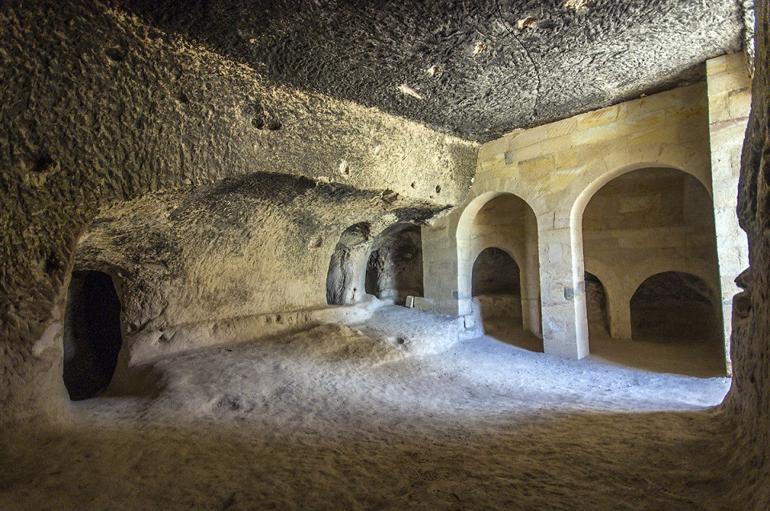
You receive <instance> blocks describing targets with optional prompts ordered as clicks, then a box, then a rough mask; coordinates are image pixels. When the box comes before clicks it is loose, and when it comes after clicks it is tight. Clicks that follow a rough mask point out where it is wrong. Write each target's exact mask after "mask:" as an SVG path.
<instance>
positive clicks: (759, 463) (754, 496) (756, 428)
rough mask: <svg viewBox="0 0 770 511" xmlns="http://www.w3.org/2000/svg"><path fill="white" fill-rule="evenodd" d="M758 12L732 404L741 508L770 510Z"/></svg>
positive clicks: (769, 82)
mask: <svg viewBox="0 0 770 511" xmlns="http://www.w3.org/2000/svg"><path fill="white" fill-rule="evenodd" d="M756 8H757V11H756V20H757V24H756V41H755V43H756V61H755V73H754V81H753V84H752V103H751V116H750V118H749V124H748V128H747V131H746V142H745V144H744V147H743V157H742V160H741V180H740V187H739V193H738V217H739V219H740V224H741V227H742V228H743V229H744V230H745V231H746V233H747V235H748V239H749V251H750V252H749V254H750V255H749V261H750V268H749V269H748V270H747V271H746V272H744V273H743V274H742V275H741V277H739V278H738V284H739V286H740V287H741V288H743V289H744V291H743V292H742V293H740V294H738V295H737V296H736V297H735V299H734V301H733V304H734V305H733V336H732V353H731V354H730V355H731V357H732V361H733V385H732V388H731V390H730V393H729V394H728V397H727V400H726V409H727V411H728V412H729V414H730V415H731V417H732V418H733V420H734V423H735V425H736V427H737V428H736V429H737V433H738V444H737V446H736V448H734V449H732V450H731V452H730V454H731V455H732V461H733V466H734V467H735V468H734V473H735V474H737V475H738V476H739V477H740V478H741V481H739V483H740V484H739V485H738V487H739V488H740V490H739V491H738V493H737V495H736V497H735V499H736V507H737V508H741V507H743V508H745V509H766V508H767V503H768V502H770V426H769V425H770V391H769V390H768V389H770V235H768V228H770V159H769V158H768V154H770V60H769V59H768V54H767V52H768V49H770V27H768V19H769V18H770V12H769V11H770V6H768V3H767V2H757V4H756ZM739 504H744V505H743V506H741V505H739Z"/></svg>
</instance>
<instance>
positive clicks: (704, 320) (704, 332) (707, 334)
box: [630, 271, 722, 345]
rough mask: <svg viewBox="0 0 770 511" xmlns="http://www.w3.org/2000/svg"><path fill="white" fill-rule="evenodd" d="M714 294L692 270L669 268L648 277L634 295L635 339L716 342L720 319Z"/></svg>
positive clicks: (719, 333)
mask: <svg viewBox="0 0 770 511" xmlns="http://www.w3.org/2000/svg"><path fill="white" fill-rule="evenodd" d="M715 301H716V300H715V295H714V292H713V291H712V290H711V288H710V287H709V286H708V284H706V282H705V281H704V280H703V279H701V278H700V277H697V276H695V275H692V274H690V273H684V272H678V271H667V272H662V273H657V274H655V275H653V276H651V277H649V278H647V279H646V280H645V281H644V282H642V284H641V285H640V286H639V287H638V288H637V289H636V291H635V292H634V294H633V296H632V297H631V304H630V305H631V332H632V338H633V339H634V340H654V341H662V342H671V341H703V342H708V343H717V345H719V340H720V336H721V331H722V329H721V323H720V321H719V315H718V309H717V306H716V303H715Z"/></svg>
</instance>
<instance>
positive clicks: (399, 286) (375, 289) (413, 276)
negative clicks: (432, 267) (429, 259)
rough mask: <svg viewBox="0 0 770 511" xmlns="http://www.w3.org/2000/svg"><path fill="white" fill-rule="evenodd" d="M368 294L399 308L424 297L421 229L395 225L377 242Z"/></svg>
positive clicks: (368, 268)
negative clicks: (407, 298)
mask: <svg viewBox="0 0 770 511" xmlns="http://www.w3.org/2000/svg"><path fill="white" fill-rule="evenodd" d="M366 292H367V294H371V295H374V296H376V297H378V298H381V299H392V300H393V301H394V303H396V304H398V305H404V303H405V302H406V297H407V296H423V284H422V238H421V235H420V227H419V226H416V225H407V226H404V225H395V226H393V227H391V228H389V229H387V230H386V231H385V232H384V233H383V234H382V235H381V236H380V237H379V238H378V239H377V241H376V243H375V247H374V249H373V250H372V253H371V254H370V255H369V260H368V261H367V264H366Z"/></svg>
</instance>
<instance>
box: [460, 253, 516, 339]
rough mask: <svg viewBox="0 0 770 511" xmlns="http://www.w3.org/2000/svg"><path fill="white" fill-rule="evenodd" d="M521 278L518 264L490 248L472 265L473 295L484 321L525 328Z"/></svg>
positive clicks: (505, 254)
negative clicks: (522, 311)
mask: <svg viewBox="0 0 770 511" xmlns="http://www.w3.org/2000/svg"><path fill="white" fill-rule="evenodd" d="M520 279H521V273H520V271H519V265H518V264H516V261H515V260H514V259H513V257H511V256H510V255H508V253H507V252H505V251H504V250H501V249H499V248H497V247H489V248H485V249H484V250H482V251H481V252H480V253H479V255H478V256H477V257H476V260H475V261H474V263H473V270H472V278H471V282H472V284H471V290H472V291H471V294H472V296H473V302H474V304H475V305H476V306H478V308H479V315H480V317H481V320H482V321H484V322H485V323H487V322H489V321H505V322H509V323H510V324H511V325H512V326H514V327H517V328H521V327H522V318H521V282H520Z"/></svg>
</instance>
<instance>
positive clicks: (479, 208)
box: [457, 192, 543, 351]
mask: <svg viewBox="0 0 770 511" xmlns="http://www.w3.org/2000/svg"><path fill="white" fill-rule="evenodd" d="M491 247H493V248H494V250H489V249H490V248H491ZM487 250H489V251H488V252H487ZM457 256H458V282H457V286H458V287H457V299H458V311H459V313H460V314H461V315H466V316H473V317H474V319H473V321H472V323H473V324H475V323H476V321H480V322H481V323H482V324H481V327H482V328H481V329H480V330H482V331H485V332H487V333H489V332H490V327H494V330H496V335H495V336H496V337H499V338H503V340H506V341H507V342H511V343H512V344H517V345H522V346H523V347H526V348H528V349H533V350H537V351H542V350H543V346H542V340H541V339H540V336H541V332H542V329H541V322H540V262H539V251H538V230H537V217H536V216H535V213H534V211H532V208H531V207H530V206H529V205H528V204H527V203H526V202H525V201H524V200H523V199H521V198H520V197H517V196H515V195H513V194H510V193H497V192H495V193H489V194H485V195H483V196H480V197H477V198H476V199H475V200H474V201H472V202H471V203H470V204H469V205H468V206H467V207H466V209H465V211H464V212H463V215H462V216H461V218H460V221H459V223H458V226H457ZM488 267H496V268H498V269H499V268H503V270H502V272H503V273H505V275H503V274H502V273H498V274H497V275H496V276H495V275H493V274H492V271H491V270H489V271H488V270H485V268H488ZM505 268H509V269H507V270H506V269H505ZM485 274H486V275H488V276H487V277H485V276H484V275H485ZM474 279H475V283H474ZM500 279H502V280H500ZM506 279H507V280H506ZM485 280H486V285H487V286H491V285H493V284H492V282H491V281H497V286H498V287H497V289H490V288H489V287H488V288H487V290H486V291H484V290H483V289H484V285H485ZM474 288H475V289H474ZM481 295H487V296H490V297H492V298H479V297H480V296H481ZM505 295H507V298H501V297H502V296H505ZM512 297H518V300H515V299H513V298H512ZM514 301H516V304H513V302H514ZM503 302H505V305H504V304H503ZM482 306H483V307H482ZM482 308H483V310H480V309H482ZM490 315H491V317H495V316H496V317H499V318H503V317H504V318H506V319H507V322H503V323H502V324H500V325H493V324H490V323H489V322H488V321H487V322H485V321H484V318H486V319H487V320H488V319H490ZM498 326H501V327H503V328H502V329H500V328H497V327H498Z"/></svg>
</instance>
